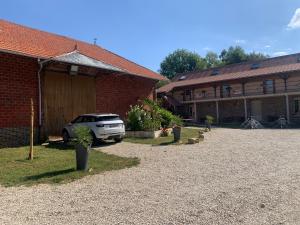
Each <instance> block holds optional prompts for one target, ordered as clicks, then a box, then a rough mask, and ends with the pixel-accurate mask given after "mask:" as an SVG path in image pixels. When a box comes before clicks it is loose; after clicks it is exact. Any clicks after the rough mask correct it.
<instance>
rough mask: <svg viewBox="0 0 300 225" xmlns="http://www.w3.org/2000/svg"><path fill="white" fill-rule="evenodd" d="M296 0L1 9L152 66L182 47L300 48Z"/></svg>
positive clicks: (5, 4)
mask: <svg viewBox="0 0 300 225" xmlns="http://www.w3.org/2000/svg"><path fill="white" fill-rule="evenodd" d="M298 8H300V2H299V1H296V0H251V1H244V0H226V1H224V0H202V1H200V0H102V1H99V0H98V1H96V0H95V1H92V0H85V1H84V0H81V1H79V0H51V1H49V0H48V1H46V0H43V1H37V0H36V1H35V0H27V1H23V0H19V1H16V0H9V1H2V2H1V7H0V17H1V18H2V19H6V20H9V21H12V22H16V23H19V24H23V25H27V26H30V27H33V28H38V29H41V30H46V31H49V32H54V33H57V34H62V35H66V36H70V37H73V38H76V39H80V40H83V41H87V42H91V43H92V42H93V39H94V38H95V37H96V38H97V39H98V41H97V43H98V44H99V45H101V46H102V47H104V48H106V49H108V50H111V51H113V52H115V53H117V54H120V55H122V56H124V57H126V58H128V59H130V60H133V61H134V62H137V63H139V64H141V65H143V66H146V67H148V68H150V69H152V70H154V71H157V70H158V69H159V64H160V62H161V61H162V60H163V59H164V57H165V56H166V55H167V54H168V53H170V52H172V51H174V50H175V49H177V48H185V49H188V50H191V51H196V52H198V53H199V54H200V55H202V56H204V55H205V53H206V52H207V51H208V50H212V51H215V52H217V53H219V52H220V51H221V50H222V49H223V48H227V47H229V46H230V45H241V46H242V47H243V48H245V49H246V50H247V51H258V52H263V53H266V54H269V55H271V56H277V55H282V54H289V53H295V52H300V41H299V40H300V9H299V10H298V11H297V9H298Z"/></svg>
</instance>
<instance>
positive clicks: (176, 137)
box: [173, 125, 181, 142]
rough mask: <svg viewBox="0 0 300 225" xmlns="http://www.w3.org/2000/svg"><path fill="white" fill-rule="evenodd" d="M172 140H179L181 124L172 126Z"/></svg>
mask: <svg viewBox="0 0 300 225" xmlns="http://www.w3.org/2000/svg"><path fill="white" fill-rule="evenodd" d="M173 134H174V142H179V141H180V137H181V126H179V125H175V126H173Z"/></svg>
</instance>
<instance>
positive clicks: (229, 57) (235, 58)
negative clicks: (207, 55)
mask: <svg viewBox="0 0 300 225" xmlns="http://www.w3.org/2000/svg"><path fill="white" fill-rule="evenodd" d="M220 59H221V61H222V62H223V63H224V64H225V65H229V64H233V63H240V62H244V61H246V60H247V54H246V53H245V51H244V49H243V48H242V47H240V46H235V47H233V46H230V47H229V48H228V50H225V49H223V50H222V52H221V54H220Z"/></svg>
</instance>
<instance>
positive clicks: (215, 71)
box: [211, 69, 220, 76]
mask: <svg viewBox="0 0 300 225" xmlns="http://www.w3.org/2000/svg"><path fill="white" fill-rule="evenodd" d="M219 73H220V71H219V70H218V69H214V70H212V71H211V75H212V76H215V75H218V74H219Z"/></svg>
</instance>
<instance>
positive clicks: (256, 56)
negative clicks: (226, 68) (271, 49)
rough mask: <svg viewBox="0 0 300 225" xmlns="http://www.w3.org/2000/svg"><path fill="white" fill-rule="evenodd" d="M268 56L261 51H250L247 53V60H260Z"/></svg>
mask: <svg viewBox="0 0 300 225" xmlns="http://www.w3.org/2000/svg"><path fill="white" fill-rule="evenodd" d="M266 58H269V56H268V55H265V54H262V53H259V52H258V53H256V52H251V53H249V54H247V61H255V60H262V59H266Z"/></svg>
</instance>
